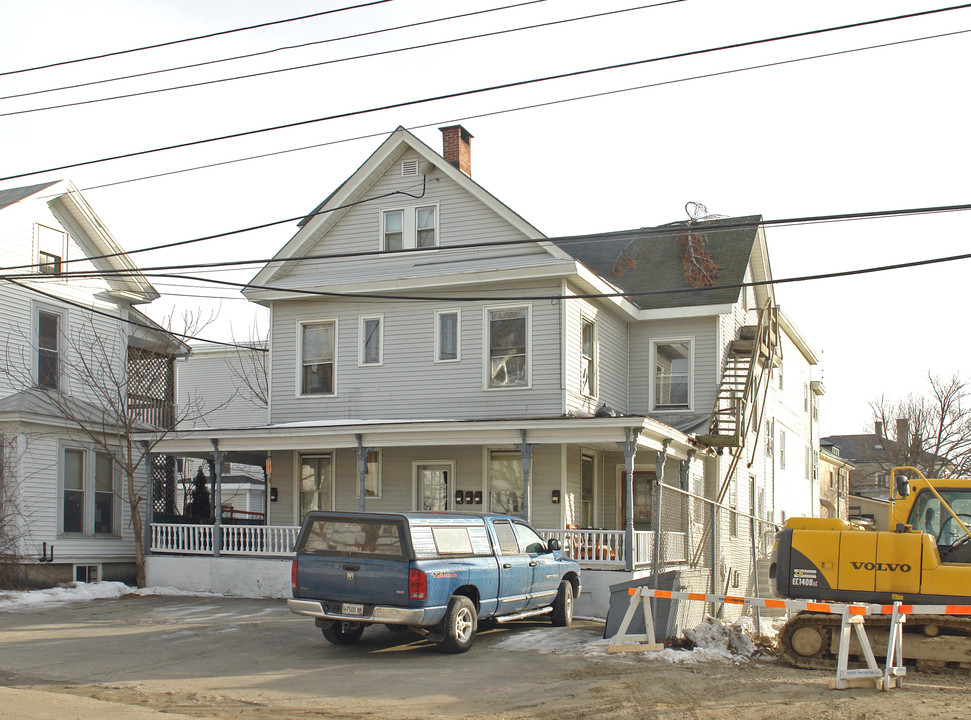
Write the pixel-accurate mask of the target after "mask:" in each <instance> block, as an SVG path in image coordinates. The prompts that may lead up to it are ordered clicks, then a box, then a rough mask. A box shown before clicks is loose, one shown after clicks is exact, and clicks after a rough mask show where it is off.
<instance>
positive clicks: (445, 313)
mask: <svg viewBox="0 0 971 720" xmlns="http://www.w3.org/2000/svg"><path fill="white" fill-rule="evenodd" d="M459 322H460V313H459V311H458V310H436V311H435V362H454V361H456V360H461V359H462V355H461V344H460V335H459Z"/></svg>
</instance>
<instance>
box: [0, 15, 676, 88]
mask: <svg viewBox="0 0 971 720" xmlns="http://www.w3.org/2000/svg"><path fill="white" fill-rule="evenodd" d="M670 1H671V2H685V0H670ZM541 2H547V0H526V1H525V2H518V3H514V4H512V5H503V6H501V7H495V8H486V9H485V10H476V11H474V12H467V13H461V14H459V15H448V16H446V17H440V18H433V19H431V20H419V21H418V22H412V23H405V24H404V25H394V26H392V27H387V28H380V29H378V30H366V31H364V32H359V33H352V34H350V35H341V36H340V37H335V38H328V39H326V40H311V41H310V42H305V43H299V44H297V45H285V46H283V47H278V48H272V49H270V50H260V51H258V52H251V53H245V54H243V55H233V56H231V57H225V58H218V59H216V60H205V61H203V62H197V63H190V64H187V65H178V66H176V67H170V68H163V69H161V70H150V71H147V72H140V73H132V74H131V75H119V76H118V77H113V78H104V79H102V80H91V81H89V82H82V83H75V84H73V85H62V86H61V87H55V88H46V89H44V90H31V91H30V92H23V93H17V94H15V95H3V96H0V100H12V99H14V98H21V97H29V96H31V95H43V94H45V93H51V92H58V91H60V90H74V89H76V88H82V87H90V86H92V85H103V84H105V83H111V82H117V81H119V80H132V79H134V78H140V77H147V76H150V75H160V74H163V73H169V72H175V71H177V70H189V69H192V68H197V67H204V66H206V65H216V64H218V63H224V62H231V61H234V60H245V59H247V58H252V57H259V56H261V55H270V54H272V53H276V52H282V51H284V50H299V49H301V48H305V47H310V46H312V45H323V44H326V43H332V42H338V41H341V40H351V39H356V38H362V37H368V36H370V35H380V34H382V33H387V32H392V31H395V30H405V29H409V28H414V27H420V26H422V25H432V24H434V23H440V22H445V21H448V20H458V19H461V18H468V17H472V16H475V15H485V14H487V13H493V12H499V11H501V10H509V9H511V8H518V7H523V6H525V5H535V4H536V3H541Z"/></svg>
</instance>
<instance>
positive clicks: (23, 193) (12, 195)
mask: <svg viewBox="0 0 971 720" xmlns="http://www.w3.org/2000/svg"><path fill="white" fill-rule="evenodd" d="M58 182H60V181H59V180H54V181H53V182H47V183H41V184H40V185H28V186H26V187H18V188H10V189H9V190H0V210H3V209H4V208H5V207H8V206H10V205H13V204H15V203H19V202H20V201H21V200H23V199H24V198H26V197H30V196H31V195H33V194H34V193H37V192H40V191H41V190H43V189H44V188H48V187H50V186H51V185H56V184H57V183H58Z"/></svg>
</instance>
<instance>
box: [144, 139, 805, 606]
mask: <svg viewBox="0 0 971 720" xmlns="http://www.w3.org/2000/svg"><path fill="white" fill-rule="evenodd" d="M442 131H443V134H444V148H445V149H444V153H443V155H439V154H437V153H436V152H435V151H433V150H432V149H431V148H429V147H428V146H427V145H426V144H425V143H424V142H422V141H421V140H419V139H418V138H417V137H415V136H414V135H413V134H412V133H410V132H409V131H407V130H405V129H404V128H399V129H398V130H397V131H395V132H394V133H392V134H391V135H390V136H389V137H388V138H387V139H386V140H385V142H384V143H382V144H381V146H380V147H379V148H378V149H377V150H376V151H375V152H374V153H373V154H372V155H371V156H370V157H369V158H368V159H367V160H366V161H365V162H364V163H363V164H362V165H361V167H360V168H359V169H358V170H357V171H356V172H355V173H354V174H353V175H352V176H351V177H350V178H348V179H347V181H345V182H344V183H343V184H342V185H341V186H340V187H339V188H337V190H335V191H334V192H333V193H332V194H331V195H330V196H329V197H328V198H327V199H326V200H324V202H323V203H321V205H320V206H318V207H317V208H316V209H315V210H314V212H313V213H311V214H309V215H308V216H307V217H306V218H305V219H304V220H303V221H302V222H301V223H300V224H299V229H298V231H297V233H296V234H295V235H294V236H293V238H292V239H290V241H289V242H287V243H286V244H285V245H284V247H283V248H282V249H281V250H280V251H279V253H277V255H276V257H275V258H274V260H273V261H271V262H270V263H268V264H267V266H266V267H265V268H264V269H263V270H262V271H261V272H260V273H259V274H258V275H257V276H256V277H255V278H254V280H253V281H252V282H251V284H250V286H249V287H248V288H247V289H246V290H244V294H245V295H246V296H247V297H248V298H249V299H251V300H252V301H254V302H257V303H260V304H261V305H264V306H266V307H267V308H269V309H270V312H271V323H270V347H269V349H270V365H269V407H268V411H267V413H266V414H265V415H264V416H260V415H259V414H258V413H256V412H254V413H253V414H252V421H251V422H250V423H249V424H248V425H246V426H240V425H239V424H238V419H234V420H232V421H230V422H229V423H227V424H225V425H221V426H220V425H215V424H214V425H213V426H212V427H200V426H196V427H194V428H186V429H185V430H184V431H181V432H179V433H176V434H173V435H171V436H170V437H169V438H167V439H165V440H163V441H162V442H161V443H160V444H159V445H158V446H157V450H158V451H159V452H164V453H171V454H173V455H182V456H185V455H195V456H198V457H207V456H209V455H211V454H212V453H213V450H214V449H218V454H219V457H220V461H230V462H233V463H234V464H235V462H237V460H238V457H239V456H240V455H241V454H245V453H249V454H255V453H257V452H262V453H263V454H264V456H265V457H266V458H267V459H268V460H269V461H270V462H271V463H272V472H271V476H270V482H271V492H272V493H273V497H275V498H276V499H275V500H273V499H272V498H271V500H270V502H268V512H267V525H268V526H269V527H268V528H267V532H266V533H265V534H264V535H257V534H253V535H245V536H244V535H241V534H240V533H236V532H224V533H223V534H222V536H221V537H220V535H219V534H218V532H217V533H215V534H214V535H213V536H212V537H213V539H212V541H211V542H212V544H213V548H214V549H213V552H212V553H211V554H213V555H215V554H218V553H223V554H226V555H229V554H235V555H246V554H253V555H255V554H258V553H255V552H251V551H250V552H248V550H249V549H253V548H269V547H270V546H271V544H272V543H271V542H270V531H271V530H274V532H275V531H276V530H279V529H288V530H289V531H290V532H292V531H293V528H294V526H296V525H298V524H299V523H300V521H301V519H302V518H303V516H304V515H305V513H306V512H307V511H309V510H314V509H333V510H357V509H360V508H364V509H366V510H369V511H402V510H435V511H473V512H509V513H513V514H518V515H523V516H525V517H527V518H528V519H530V520H531V521H532V522H533V524H534V525H536V526H537V527H539V528H540V529H542V530H543V531H544V532H545V533H547V534H548V535H550V536H556V537H558V538H560V539H563V540H564V541H565V544H566V546H567V547H568V548H569V549H570V551H571V552H573V553H574V554H575V555H576V556H577V557H579V558H580V559H581V560H582V561H584V563H585V564H586V565H588V566H589V567H596V568H599V569H607V570H610V571H611V572H616V573H617V574H614V575H609V576H608V577H607V579H606V580H604V581H603V582H602V584H600V586H599V589H600V591H601V592H605V587H606V585H608V584H610V582H611V581H612V582H621V581H622V580H625V579H632V578H633V579H637V578H640V577H643V576H645V575H650V574H651V573H652V572H654V571H657V572H660V571H661V570H666V569H671V568H676V570H675V571H676V572H678V573H681V580H680V581H679V582H680V583H682V586H683V587H692V588H694V589H697V590H704V589H708V590H709V591H711V590H717V591H718V592H722V591H723V590H724V589H725V587H726V585H728V586H729V587H732V588H739V587H740V583H742V584H744V585H745V588H744V589H743V591H744V590H747V589H750V587H751V584H752V583H753V582H754V577H753V576H754V573H750V574H749V575H746V574H745V573H740V572H739V567H738V564H737V562H735V560H733V553H735V552H736V551H735V550H733V548H732V545H733V544H734V545H737V551H738V552H737V553H736V555H735V556H736V557H737V556H739V554H741V556H742V557H747V556H749V555H751V554H752V553H753V546H754V544H755V543H753V542H751V533H752V532H753V530H752V528H751V526H750V521H751V518H756V519H757V520H758V527H757V528H755V530H754V532H756V533H758V539H759V540H760V545H761V546H762V547H763V549H764V546H765V541H764V540H765V538H764V536H765V535H766V534H767V532H768V526H767V525H765V523H766V522H767V521H772V522H778V521H780V520H782V519H783V518H784V515H792V514H797V513H798V514H801V515H813V514H816V513H817V512H818V489H814V481H813V474H812V473H813V464H812V462H810V464H809V465H808V466H807V467H808V470H807V471H806V472H803V468H802V459H803V455H804V453H803V448H804V447H810V448H812V449H813V450H814V452H813V453H812V455H811V457H818V447H819V443H818V432H817V431H816V430H815V426H816V417H817V415H816V412H817V411H816V408H817V407H818V406H817V405H815V404H812V405H810V404H809V403H810V400H809V399H806V398H804V396H803V394H802V388H803V385H804V384H806V387H809V388H811V389H813V392H814V394H813V395H812V397H813V398H815V397H816V395H815V393H816V392H821V390H822V388H821V386H818V385H817V386H813V385H812V383H813V374H812V373H813V369H814V367H815V366H816V364H817V359H816V355H815V353H814V352H813V350H812V349H811V348H810V346H809V345H808V343H807V342H806V341H805V339H804V338H802V336H801V335H800V334H799V333H798V331H797V330H796V329H795V326H794V325H793V323H792V322H791V321H790V320H789V319H788V318H786V317H785V316H784V314H782V313H780V312H779V311H778V308H777V306H776V301H775V295H774V291H773V289H772V287H771V285H766V284H763V283H765V282H768V281H771V271H770V266H769V261H768V254H767V249H766V243H765V237H764V232H763V229H762V226H761V224H760V221H761V218H760V217H759V216H750V217H743V218H729V219H726V220H717V221H715V220H710V221H707V220H706V221H691V222H687V221H686V222H680V223H672V224H671V225H666V226H662V227H657V228H641V229H638V230H631V231H627V232H615V233H603V234H598V235H587V236H579V237H567V238H548V237H546V236H544V235H543V234H542V233H541V232H540V231H539V230H537V229H536V228H534V227H533V226H532V225H530V224H529V223H528V222H527V221H526V220H524V219H523V218H522V217H521V216H519V215H518V214H516V213H514V212H513V211H512V210H511V209H509V208H508V207H507V206H505V205H504V204H502V203H501V202H500V201H499V200H498V199H497V198H495V197H494V196H493V195H491V194H490V193H489V192H488V191H486V190H485V189H484V188H482V187H481V186H480V185H478V184H477V183H476V182H475V181H474V180H472V178H471V175H470V173H471V167H470V164H471V161H470V158H471V150H470V143H471V135H470V134H469V133H468V132H467V131H466V130H465V129H464V128H462V127H459V126H453V127H449V128H443V129H442ZM469 245H473V247H468V246H469ZM476 245H478V246H476ZM706 245H707V250H705V247H706ZM463 246H464V247H463ZM367 251H372V252H374V251H383V252H385V253H386V254H381V255H369V256H361V255H360V253H362V252H367ZM397 251H402V252H397ZM685 252H693V253H696V254H697V255H698V256H699V257H701V256H704V254H705V253H706V252H710V259H711V262H712V264H713V265H714V266H715V267H714V269H713V268H712V267H711V266H709V271H710V272H711V273H713V274H714V275H716V276H717V282H715V283H714V284H715V285H717V286H718V287H716V288H714V289H712V288H704V287H699V286H698V285H692V284H690V283H688V282H687V280H686V276H685V270H684V267H685V263H684V254H685ZM348 254H349V255H350V256H349V257H341V256H342V255H348ZM746 283H749V284H750V285H748V286H746V287H743V285H745V284H746ZM314 293H319V294H317V295H315V294H314ZM360 294H365V295H366V296H367V297H360V296H359V295H360ZM191 362H192V361H190V364H191ZM749 369H751V372H750V371H749ZM739 373H740V376H739ZM783 374H784V375H785V382H784V383H781V384H780V380H779V378H780V377H782V375H783ZM195 382H196V383H205V382H206V381H205V379H204V378H203V377H202V376H197V377H196V380H195ZM219 387H221V383H216V384H215V385H214V389H218V388H219ZM186 390H188V388H186ZM221 399H223V398H222V397H219V398H214V402H218V401H220V400H221ZM742 400H744V401H742ZM812 402H813V403H814V402H815V401H814V400H813V401H812ZM769 440H772V442H769ZM773 446H777V449H775V448H773ZM779 450H781V451H783V452H782V456H783V457H784V459H785V460H786V462H780V461H779ZM790 456H794V457H792V459H790ZM735 458H737V460H736V459H735ZM662 497H663V498H664V500H663V501H662ZM628 498H629V500H628ZM716 501H717V502H719V503H721V505H722V507H721V508H719V509H718V510H717V511H716V512H713V511H712V507H713V503H715V502H716ZM743 515H744V518H749V519H744V518H743V517H742V516H743ZM713 517H715V518H716V519H715V521H714V522H713V521H712V518H713ZM712 528H713V529H712ZM227 530H228V529H227ZM193 532H194V530H193V529H192V528H185V527H174V526H169V527H164V528H163V527H159V528H156V532H155V534H154V535H153V547H154V555H153V558H151V561H152V565H153V566H154V568H155V569H156V571H157V573H158V575H157V577H158V578H165V580H164V581H162V580H160V582H165V583H167V582H171V581H173V579H175V578H178V577H184V578H188V573H189V572H190V571H191V573H192V580H191V582H193V583H197V584H196V585H194V587H198V588H200V589H223V588H217V587H215V584H213V585H206V583H208V582H212V583H216V582H217V580H218V576H223V577H226V576H232V577H233V578H234V579H236V578H238V577H239V575H240V573H231V572H230V571H228V570H227V569H226V568H225V567H224V566H223V567H218V566H217V565H215V564H210V565H206V564H204V563H202V562H201V561H200V560H199V558H198V557H196V558H188V557H186V555H188V554H190V553H194V554H196V555H197V556H198V555H199V554H201V553H202V552H203V551H200V550H196V549H194V548H193V547H190V545H191V543H192V542H194V540H192V538H194V537H195V535H193ZM658 533H660V536H659V535H658ZM706 533H707V534H706ZM712 535H713V536H714V537H715V540H716V544H717V546H718V548H719V549H718V551H717V557H715V558H712V557H711V553H710V551H709V549H708V548H710V547H711V545H710V544H709V543H708V541H707V540H706V539H705V538H707V537H711V536H712ZM207 537H208V536H207ZM655 537H662V538H665V540H664V542H659V543H655V542H654V538H655ZM240 538H243V540H242V541H240ZM207 542H208V539H207ZM234 543H236V544H235V545H234ZM665 543H666V544H665ZM662 546H663V548H664V549H663V552H662V550H661V549H660V548H662ZM196 547H197V546H196ZM287 552H288V548H287V547H285V546H284V547H282V548H281V547H277V550H276V554H277V555H278V556H280V557H283V556H285V555H286V554H287ZM696 554H697V556H698V557H695V555H696ZM266 555H270V556H272V555H273V553H271V552H267V553H266ZM219 560H220V561H226V562H232V558H222V557H220V558H219ZM659 563H663V567H661V566H659ZM278 564H279V563H278ZM753 566H754V563H753ZM253 567H255V566H253ZM278 570H279V573H280V577H281V578H283V581H282V586H281V587H282V588H283V589H282V590H281V592H286V587H287V585H286V581H287V579H288V575H286V568H285V567H283V566H282V565H280V568H278ZM247 571H248V570H247ZM254 571H256V570H254ZM594 578H595V574H594V573H593V572H587V571H585V573H584V593H585V594H587V593H588V592H594V591H595V589H596V588H597V587H598V586H597V583H596V582H594ZM187 582H188V580H187ZM588 588H589V589H588ZM739 594H742V591H740V592H739ZM581 600H586V598H581Z"/></svg>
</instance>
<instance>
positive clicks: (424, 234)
mask: <svg viewBox="0 0 971 720" xmlns="http://www.w3.org/2000/svg"><path fill="white" fill-rule="evenodd" d="M437 246H438V206H437V205H418V206H415V207H408V208H396V209H394V210H382V211H381V249H382V250H409V249H413V248H433V247H437Z"/></svg>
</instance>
